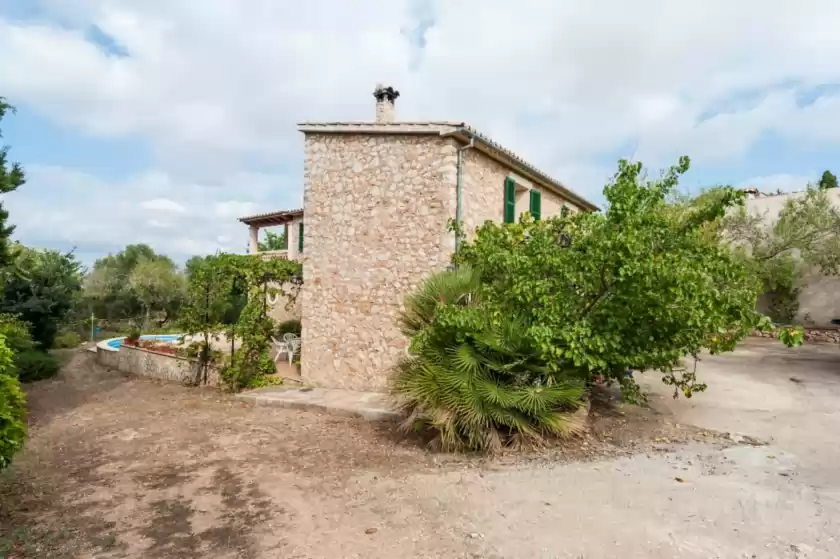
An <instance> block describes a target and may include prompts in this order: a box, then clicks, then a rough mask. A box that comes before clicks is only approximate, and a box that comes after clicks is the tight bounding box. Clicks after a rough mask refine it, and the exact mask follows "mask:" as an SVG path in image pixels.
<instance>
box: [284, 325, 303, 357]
mask: <svg viewBox="0 0 840 559" xmlns="http://www.w3.org/2000/svg"><path fill="white" fill-rule="evenodd" d="M300 341H301V340H300V336H298V335H297V334H292V333H291V332H289V333H288V334H283V343H285V344H286V353H288V354H289V365H291V364H292V361H293V360H294V358H295V355H297V353H298V351H300Z"/></svg>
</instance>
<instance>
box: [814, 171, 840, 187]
mask: <svg viewBox="0 0 840 559" xmlns="http://www.w3.org/2000/svg"><path fill="white" fill-rule="evenodd" d="M817 187H819V189H820V190H828V189H829V188H837V177H835V176H834V173H832V172H831V171H829V170H828V169H826V170H825V171H824V172H823V174H822V176H821V177H820V180H819V182H817Z"/></svg>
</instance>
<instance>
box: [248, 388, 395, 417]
mask: <svg viewBox="0 0 840 559" xmlns="http://www.w3.org/2000/svg"><path fill="white" fill-rule="evenodd" d="M236 398H238V399H239V400H244V401H246V402H251V403H253V404H254V405H257V406H276V407H281V408H294V409H301V410H307V411H316V412H322V413H328V414H330V415H337V416H342V417H361V418H362V419H366V420H368V421H398V420H399V419H400V414H399V413H397V412H396V411H394V410H393V409H392V407H391V399H390V397H389V396H388V395H387V394H385V393H382V392H359V391H355V390H340V389H335V388H299V387H291V386H290V387H286V386H268V387H265V388H258V389H256V390H249V391H248V392H242V393H240V394H237V395H236Z"/></svg>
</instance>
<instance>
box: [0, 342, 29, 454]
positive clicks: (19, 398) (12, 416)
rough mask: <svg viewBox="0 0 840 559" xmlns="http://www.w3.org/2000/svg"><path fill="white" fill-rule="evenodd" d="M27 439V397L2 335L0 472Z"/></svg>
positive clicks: (0, 346) (0, 367) (0, 365)
mask: <svg viewBox="0 0 840 559" xmlns="http://www.w3.org/2000/svg"><path fill="white" fill-rule="evenodd" d="M25 438H26V397H25V396H24V395H23V392H21V390H20V383H19V381H18V379H17V378H15V376H14V374H13V365H12V351H11V350H10V349H9V348H8V347H7V346H6V343H5V338H4V337H3V335H2V334H0V470H2V469H3V468H6V467H7V466H8V465H9V464H11V462H12V456H14V454H15V453H16V452H17V451H19V450H20V449H21V448H22V447H23V442H24V439H25Z"/></svg>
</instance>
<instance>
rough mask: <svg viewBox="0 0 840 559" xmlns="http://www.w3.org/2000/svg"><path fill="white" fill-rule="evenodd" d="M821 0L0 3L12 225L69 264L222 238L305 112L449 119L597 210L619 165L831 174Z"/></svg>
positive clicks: (241, 238) (751, 179) (288, 149)
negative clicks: (396, 94)
mask: <svg viewBox="0 0 840 559" xmlns="http://www.w3.org/2000/svg"><path fill="white" fill-rule="evenodd" d="M838 28H840V2H837V1H836V0H798V1H794V0H762V1H758V0H738V1H733V0H725V1H723V0H702V1H695V0H682V1H679V2H674V1H673V0H634V1H633V2H627V1H626V0H567V1H564V2H557V1H555V0H517V1H516V2H509V1H506V0H353V1H352V2H336V1H335V0H308V1H307V2H299V1H295V2H290V1H285V0H237V1H236V2H232V1H230V0H178V1H177V2H172V1H171V0H143V1H142V2H141V1H138V0H0V96H3V97H6V98H7V100H8V101H9V102H10V103H12V104H13V105H15V106H16V107H17V113H16V114H15V115H12V116H7V118H6V119H4V120H3V122H2V123H0V127H2V132H3V136H4V137H3V140H2V141H3V142H5V143H7V144H9V145H11V151H10V157H11V159H12V160H16V161H19V162H21V163H22V164H23V165H24V167H25V170H26V173H27V183H26V184H25V185H24V186H23V187H21V188H20V189H19V191H17V192H14V193H11V194H8V195H5V198H4V203H5V204H6V205H7V207H8V209H9V211H10V214H11V221H12V222H13V223H15V224H16V225H17V230H16V233H15V235H16V238H17V239H19V240H20V241H22V242H24V243H25V244H27V245H32V246H38V247H44V248H54V249H61V250H70V249H75V251H76V254H77V255H78V256H79V257H80V259H81V260H82V261H84V262H85V263H88V264H90V263H92V262H93V261H94V260H95V259H96V258H99V257H101V256H103V255H105V254H107V253H109V252H110V253H114V252H117V251H119V250H120V249H121V248H122V247H124V246H125V245H126V244H129V243H136V242H145V243H148V244H150V245H152V246H153V247H154V248H155V249H156V250H157V251H159V252H162V253H165V254H168V255H170V256H172V257H173V258H174V259H176V260H177V261H183V260H185V259H186V258H188V257H189V256H191V255H194V254H206V253H211V252H215V251H216V250H226V251H232V252H244V251H245V250H246V247H247V239H248V232H247V228H246V227H245V226H244V225H242V224H241V223H239V222H238V221H237V219H236V218H237V217H240V216H243V215H249V214H253V213H261V212H266V211H273V210H280V209H291V208H297V207H300V206H301V205H302V198H303V188H302V181H303V153H302V146H303V138H302V135H301V133H300V132H298V131H297V130H296V127H295V123H296V122H300V121H305V120H324V121H330V120H372V119H373V115H374V99H373V96H372V93H373V89H374V86H375V84H376V83H379V82H382V83H385V84H388V85H392V86H394V87H395V88H396V89H398V90H399V91H400V92H401V97H400V98H399V99H398V101H397V108H396V110H397V118H398V119H401V120H456V121H466V122H468V123H469V124H470V125H472V126H474V127H476V128H477V129H478V130H480V131H481V132H483V133H485V134H487V135H489V136H490V137H492V138H493V139H494V140H496V141H497V142H499V143H501V144H502V145H504V146H505V147H508V148H510V149H513V150H514V151H516V152H517V153H518V154H520V155H521V156H522V157H524V158H525V159H527V160H528V161H529V162H531V163H533V164H534V165H536V166H537V167H538V168H541V169H543V170H545V171H547V172H548V173H549V174H551V175H553V176H555V177H557V178H558V179H560V180H561V181H563V182H564V183H565V184H567V185H568V186H569V187H570V188H572V189H573V190H575V191H577V192H578V193H580V194H582V195H583V196H585V197H587V198H589V199H591V200H592V201H594V202H596V203H602V202H603V196H602V194H601V190H602V188H603V185H604V184H605V183H606V182H607V181H608V179H609V177H610V176H611V175H612V174H613V172H614V170H615V168H616V161H617V160H618V159H619V158H622V157H624V158H631V159H634V160H640V161H642V162H643V163H644V164H645V165H646V166H647V167H648V168H649V169H650V170H651V172H658V170H660V169H663V168H666V167H668V166H669V165H671V164H673V163H675V162H676V160H677V158H678V157H679V156H680V155H682V154H686V155H689V156H690V157H691V159H692V170H691V171H690V172H689V173H688V175H687V176H686V177H685V180H684V183H683V188H684V189H685V190H697V189H699V188H701V187H706V186H712V185H717V184H731V185H734V186H739V187H740V186H747V185H755V186H758V187H759V188H761V189H764V190H776V189H777V188H781V189H783V190H797V189H801V188H804V187H805V185H806V184H807V183H808V182H809V181H811V182H814V181H816V179H817V178H818V177H819V175H820V174H821V173H822V171H823V170H825V169H831V168H833V169H834V171H835V172H840V64H837V60H840V33H838V32H837V29H838Z"/></svg>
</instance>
